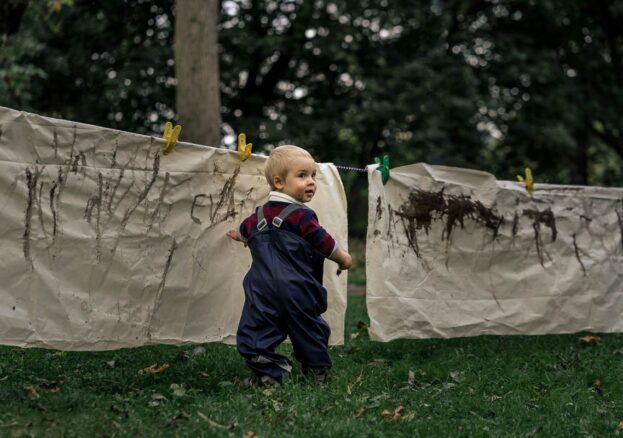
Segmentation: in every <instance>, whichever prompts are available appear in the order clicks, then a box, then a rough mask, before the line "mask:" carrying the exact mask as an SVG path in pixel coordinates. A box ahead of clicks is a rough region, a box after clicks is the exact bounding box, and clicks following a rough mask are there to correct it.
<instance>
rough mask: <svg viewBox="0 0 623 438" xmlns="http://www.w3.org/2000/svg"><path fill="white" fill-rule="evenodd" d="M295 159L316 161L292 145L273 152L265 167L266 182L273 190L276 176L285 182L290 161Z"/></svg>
mask: <svg viewBox="0 0 623 438" xmlns="http://www.w3.org/2000/svg"><path fill="white" fill-rule="evenodd" d="M295 157H307V158H311V159H312V160H313V159H314V158H313V157H312V156H311V154H310V153H309V152H307V151H306V150H305V149H303V148H300V147H298V146H294V145H291V144H288V145H285V146H279V147H276V148H275V149H273V150H272V151H271V153H270V157H268V160H266V165H265V166H264V176H265V177H266V181H268V184H269V185H270V188H271V189H273V190H274V189H275V186H274V185H273V184H274V179H275V177H276V176H278V177H280V178H281V179H283V180H285V179H286V176H287V175H288V169H289V166H290V161H291V160H292V158H295Z"/></svg>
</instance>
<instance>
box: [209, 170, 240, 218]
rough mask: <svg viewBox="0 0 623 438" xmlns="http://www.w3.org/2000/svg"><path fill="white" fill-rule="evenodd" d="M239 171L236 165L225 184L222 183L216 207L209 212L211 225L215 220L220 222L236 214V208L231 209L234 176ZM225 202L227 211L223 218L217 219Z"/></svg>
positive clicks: (236, 175) (234, 185)
mask: <svg viewBox="0 0 623 438" xmlns="http://www.w3.org/2000/svg"><path fill="white" fill-rule="evenodd" d="M215 164H216V162H215ZM239 173H240V166H238V167H237V168H236V170H234V173H233V175H232V176H231V178H229V179H228V180H227V181H225V184H224V185H223V189H222V190H221V193H220V194H219V198H218V202H217V203H216V207H214V208H213V209H212V211H211V212H210V224H211V225H214V224H215V223H216V222H222V221H224V220H227V218H229V217H235V216H236V210H235V209H233V201H234V189H235V187H236V178H237V177H238V174H239ZM210 198H211V197H210ZM225 203H227V212H226V213H225V216H224V217H223V218H218V219H217V217H218V214H219V211H220V210H221V208H222V207H223V206H224V205H225Z"/></svg>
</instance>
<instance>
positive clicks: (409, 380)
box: [407, 370, 415, 386]
mask: <svg viewBox="0 0 623 438" xmlns="http://www.w3.org/2000/svg"><path fill="white" fill-rule="evenodd" d="M407 383H408V384H409V386H415V373H414V372H413V371H411V370H409V377H408V378H407Z"/></svg>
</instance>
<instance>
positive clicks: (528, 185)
mask: <svg viewBox="0 0 623 438" xmlns="http://www.w3.org/2000/svg"><path fill="white" fill-rule="evenodd" d="M525 172H526V175H525V177H523V176H521V175H517V180H518V181H519V182H522V183H525V184H526V190H527V191H528V193H530V194H532V192H534V179H532V170H530V168H529V167H526V170H525Z"/></svg>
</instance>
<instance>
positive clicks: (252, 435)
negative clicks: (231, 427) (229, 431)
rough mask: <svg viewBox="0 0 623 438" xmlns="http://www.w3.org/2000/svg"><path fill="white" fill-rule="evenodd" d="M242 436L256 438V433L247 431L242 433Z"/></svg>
mask: <svg viewBox="0 0 623 438" xmlns="http://www.w3.org/2000/svg"><path fill="white" fill-rule="evenodd" d="M244 438H258V437H257V435H256V434H255V432H251V431H249V432H247V433H245V434H244Z"/></svg>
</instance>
